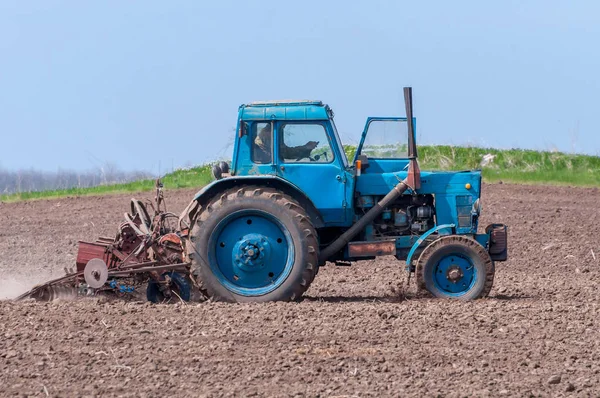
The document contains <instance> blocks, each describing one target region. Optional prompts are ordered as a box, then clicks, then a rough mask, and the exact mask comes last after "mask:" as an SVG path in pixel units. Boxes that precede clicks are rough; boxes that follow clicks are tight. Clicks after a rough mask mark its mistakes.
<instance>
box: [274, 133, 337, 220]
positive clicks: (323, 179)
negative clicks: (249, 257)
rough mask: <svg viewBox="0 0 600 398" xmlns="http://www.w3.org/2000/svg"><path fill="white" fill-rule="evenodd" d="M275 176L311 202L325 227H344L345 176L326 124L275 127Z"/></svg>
mask: <svg viewBox="0 0 600 398" xmlns="http://www.w3.org/2000/svg"><path fill="white" fill-rule="evenodd" d="M276 129H277V134H275V138H276V139H275V149H276V150H275V152H276V162H277V174H278V175H279V176H280V177H281V178H284V179H285V180H287V181H289V182H290V183H292V184H293V185H295V186H296V187H298V188H299V189H300V190H301V191H302V192H304V193H305V194H306V196H308V197H309V199H310V200H312V202H313V204H314V205H315V207H316V208H317V209H318V210H319V212H320V213H321V216H322V217H323V221H324V222H325V225H327V226H335V225H343V224H344V222H345V221H346V220H345V214H346V211H345V210H346V207H347V206H348V204H347V202H346V200H345V185H346V182H347V181H346V174H345V172H344V169H343V167H342V163H341V161H340V159H339V155H338V154H336V152H335V150H334V146H333V145H332V141H331V139H330V137H331V134H332V131H331V130H330V129H331V127H330V126H329V124H328V123H327V122H326V121H302V122H297V121H294V122H287V121H280V122H277V123H276Z"/></svg>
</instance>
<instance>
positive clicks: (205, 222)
mask: <svg viewBox="0 0 600 398" xmlns="http://www.w3.org/2000/svg"><path fill="white" fill-rule="evenodd" d="M190 240H191V245H190V246H191V247H190V249H189V254H190V259H191V260H192V269H193V272H194V273H195V274H196V275H197V277H198V282H199V284H200V285H201V286H202V287H203V288H204V289H206V291H207V292H208V295H209V296H210V297H212V298H213V299H214V300H218V301H230V302H249V301H255V302H264V301H293V300H299V299H300V298H301V297H302V294H303V293H304V292H305V291H306V290H307V289H308V287H309V285H310V283H311V282H312V281H313V279H314V277H315V274H316V271H317V266H318V255H319V253H318V248H319V246H318V241H317V235H316V232H315V229H314V227H313V225H312V223H311V221H310V219H309V217H308V215H307V214H306V212H305V211H304V209H303V208H302V207H301V206H300V205H299V204H298V202H296V201H295V200H294V199H292V198H291V197H289V196H288V195H285V194H283V193H281V192H279V191H277V190H275V189H272V188H263V187H256V186H246V187H241V188H236V189H233V190H229V191H226V192H224V193H223V194H221V195H219V196H217V197H214V198H213V199H212V200H211V201H210V203H208V204H207V205H205V206H203V207H202V209H201V211H200V214H199V215H198V216H197V219H196V222H195V225H194V227H193V229H192V232H191V235H190Z"/></svg>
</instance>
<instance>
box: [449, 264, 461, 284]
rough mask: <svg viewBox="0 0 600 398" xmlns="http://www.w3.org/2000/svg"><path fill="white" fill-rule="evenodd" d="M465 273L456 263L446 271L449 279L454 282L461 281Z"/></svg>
mask: <svg viewBox="0 0 600 398" xmlns="http://www.w3.org/2000/svg"><path fill="white" fill-rule="evenodd" d="M463 275H464V273H463V271H462V269H461V268H460V266H458V265H456V264H452V265H451V266H450V267H448V271H447V272H446V278H448V280H449V281H450V282H452V283H457V282H458V281H460V280H461V278H462V277H463Z"/></svg>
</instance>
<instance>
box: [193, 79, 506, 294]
mask: <svg viewBox="0 0 600 398" xmlns="http://www.w3.org/2000/svg"><path fill="white" fill-rule="evenodd" d="M404 97H405V103H406V117H369V118H368V119H367V122H366V125H365V128H364V131H363V133H362V137H361V140H360V143H359V144H358V147H357V148H356V154H355V155H354V159H353V160H352V162H349V161H348V159H347V157H346V154H345V151H344V147H343V146H342V142H341V141H340V137H339V135H338V132H337V130H336V127H335V123H334V121H333V117H334V115H333V111H332V110H331V108H330V107H329V106H327V105H326V104H323V103H322V102H321V101H268V102H253V103H249V104H245V105H241V106H240V108H239V113H238V122H237V133H236V141H235V145H234V150H233V158H232V162H231V165H229V164H227V163H224V164H222V165H221V166H217V167H215V168H214V169H213V173H214V174H215V177H216V181H214V182H213V183H211V184H210V185H208V186H206V187H204V188H203V189H202V190H201V191H200V192H198V193H197V194H196V195H195V197H194V199H193V201H192V202H191V203H190V205H189V206H188V207H187V209H186V210H185V211H184V213H183V214H182V220H184V219H185V220H186V222H187V223H188V226H189V229H187V230H188V240H187V243H186V246H187V252H188V255H189V260H190V262H191V263H192V272H193V275H194V276H195V277H196V278H197V281H198V283H199V286H200V287H201V289H202V290H203V291H204V292H205V293H206V294H207V295H208V296H209V297H212V298H213V299H214V300H220V301H230V302H248V301H258V302H264V301H291V300H299V299H301V297H302V295H303V293H304V292H305V291H306V290H307V289H308V287H309V286H310V284H311V282H312V281H313V279H314V278H315V276H316V275H317V272H318V270H319V267H322V266H324V265H325V264H326V263H327V262H331V263H335V264H336V265H349V264H350V263H351V262H357V261H360V260H369V259H373V258H375V257H378V256H384V255H385V256H394V257H395V258H396V259H398V260H401V261H404V262H405V265H406V270H407V271H408V272H409V273H414V274H415V279H416V281H417V285H418V287H419V288H421V289H424V290H427V291H429V292H430V293H431V294H432V295H433V296H436V297H445V298H455V299H460V300H471V299H476V298H479V297H485V296H486V295H488V293H489V292H490V289H491V288H492V284H493V281H494V272H495V265H494V264H495V262H497V261H505V260H506V259H507V228H506V226H504V225H502V224H492V225H490V226H488V227H487V228H486V229H485V231H484V232H483V233H478V232H477V228H478V220H479V215H480V211H481V201H480V195H481V171H460V172H448V171H420V170H419V166H418V163H417V147H416V143H415V128H414V126H415V119H414V118H413V115H412V90H411V88H410V87H406V88H405V89H404Z"/></svg>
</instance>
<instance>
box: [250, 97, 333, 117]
mask: <svg viewBox="0 0 600 398" xmlns="http://www.w3.org/2000/svg"><path fill="white" fill-rule="evenodd" d="M239 113H240V115H239V116H240V119H241V120H328V119H330V118H331V117H333V112H332V111H331V108H329V106H328V105H326V104H323V102H322V101H317V100H274V101H255V102H250V103H248V104H243V105H240V110H239Z"/></svg>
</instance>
